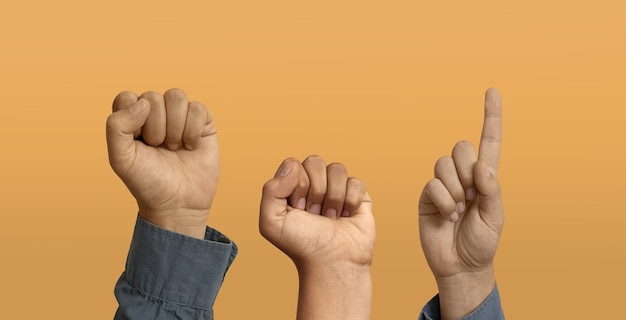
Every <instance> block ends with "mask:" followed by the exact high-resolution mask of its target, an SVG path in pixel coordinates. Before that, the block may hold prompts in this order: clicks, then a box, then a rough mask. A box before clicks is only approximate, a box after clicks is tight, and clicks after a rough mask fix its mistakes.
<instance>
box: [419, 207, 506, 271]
mask: <svg viewBox="0 0 626 320" xmlns="http://www.w3.org/2000/svg"><path fill="white" fill-rule="evenodd" d="M479 197H480V196H479ZM479 203H480V199H479V198H477V199H474V200H472V201H469V202H468V210H467V211H466V213H465V214H463V215H462V216H461V217H460V218H459V220H458V221H457V222H456V223H450V221H448V220H447V219H445V218H444V217H443V215H442V213H441V212H439V211H438V210H432V211H430V212H432V213H430V212H429V214H422V215H420V216H419V219H420V222H419V225H420V238H421V242H422V247H423V250H424V253H425V255H426V257H427V259H428V264H429V265H430V268H431V270H432V271H433V273H434V274H435V276H441V277H446V276H451V275H454V274H458V273H460V272H468V271H473V270H479V269H482V268H484V267H486V266H487V265H489V264H490V263H491V262H492V261H493V258H494V256H495V254H496V250H497V248H498V242H499V238H500V232H501V231H502V226H499V227H498V226H490V225H488V224H487V223H485V221H484V220H483V218H482V217H481V212H480V210H481V209H480V204H479ZM429 209H431V208H429ZM432 209H435V208H432ZM425 210H427V209H426V208H420V211H421V212H422V211H425Z"/></svg>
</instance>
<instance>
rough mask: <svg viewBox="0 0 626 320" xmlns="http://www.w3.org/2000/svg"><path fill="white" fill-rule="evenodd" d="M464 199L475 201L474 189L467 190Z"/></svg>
mask: <svg viewBox="0 0 626 320" xmlns="http://www.w3.org/2000/svg"><path fill="white" fill-rule="evenodd" d="M465 198H467V200H474V199H476V189H474V188H469V189H467V190H465Z"/></svg>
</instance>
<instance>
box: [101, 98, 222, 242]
mask: <svg viewBox="0 0 626 320" xmlns="http://www.w3.org/2000/svg"><path fill="white" fill-rule="evenodd" d="M106 135H107V146H108V151H109V162H110V164H111V167H112V168H113V170H114V171H115V173H116V174H117V175H118V176H119V177H120V178H121V179H122V181H123V182H124V184H126V187H128V190H130V192H131V193H132V194H133V196H134V197H135V199H136V200H137V204H138V206H139V215H140V216H141V217H142V218H144V219H145V220H147V221H149V222H151V223H153V224H155V225H157V226H159V227H161V228H164V229H166V230H170V231H173V232H178V233H181V234H185V235H188V236H191V237H195V238H199V239H204V233H205V229H206V225H207V219H208V217H209V211H210V209H211V205H212V203H213V199H214V197H215V191H216V188H217V182H218V178H219V153H218V148H217V131H216V129H215V125H214V123H213V118H212V117H211V115H210V114H209V112H208V110H207V108H206V107H205V106H204V105H202V104H201V103H200V102H195V101H191V102H190V101H189V100H188V99H187V95H186V94H185V92H183V91H182V90H180V89H170V90H168V91H166V92H165V93H164V94H163V95H161V94H159V93H156V92H152V91H150V92H145V93H143V94H142V95H141V96H137V94H135V93H133V92H130V91H125V92H121V93H120V94H118V95H117V97H116V98H115V100H114V101H113V113H112V114H111V115H110V116H109V117H108V119H107V130H106Z"/></svg>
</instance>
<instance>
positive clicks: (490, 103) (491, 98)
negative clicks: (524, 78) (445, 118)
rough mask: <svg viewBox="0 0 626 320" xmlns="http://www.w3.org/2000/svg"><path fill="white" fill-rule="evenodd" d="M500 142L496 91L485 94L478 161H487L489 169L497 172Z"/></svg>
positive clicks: (499, 106)
mask: <svg viewBox="0 0 626 320" xmlns="http://www.w3.org/2000/svg"><path fill="white" fill-rule="evenodd" d="M501 141H502V101H501V99H500V93H498V90H496V89H488V90H487V92H486V93H485V120H484V122H483V133H482V135H481V137H480V147H479V149H478V159H484V160H485V161H487V165H489V167H490V168H492V169H494V170H495V171H496V172H497V171H498V160H499V159H500V144H501Z"/></svg>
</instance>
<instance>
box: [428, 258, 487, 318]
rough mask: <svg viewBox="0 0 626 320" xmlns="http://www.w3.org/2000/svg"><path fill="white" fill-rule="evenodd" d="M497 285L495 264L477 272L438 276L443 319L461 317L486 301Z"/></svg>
mask: <svg viewBox="0 0 626 320" xmlns="http://www.w3.org/2000/svg"><path fill="white" fill-rule="evenodd" d="M495 285H496V281H495V275H494V271H493V265H491V266H489V267H487V268H485V269H484V270H482V271H480V272H476V273H462V274H457V275H454V276H450V277H438V278H437V287H438V288H439V303H440V310H441V319H442V320H448V319H460V318H462V317H465V316H467V315H468V314H470V313H471V312H472V311H474V310H475V309H476V308H478V306H480V305H481V303H483V301H485V299H486V298H487V297H488V296H489V294H490V293H491V292H492V291H493V288H494V287H495Z"/></svg>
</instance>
